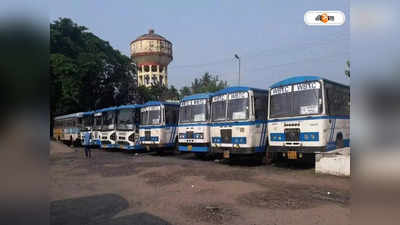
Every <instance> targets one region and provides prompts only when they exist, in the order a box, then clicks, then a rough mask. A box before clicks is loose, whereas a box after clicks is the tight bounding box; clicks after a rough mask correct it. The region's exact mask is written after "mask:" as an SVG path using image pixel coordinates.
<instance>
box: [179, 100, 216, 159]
mask: <svg viewBox="0 0 400 225" xmlns="http://www.w3.org/2000/svg"><path fill="white" fill-rule="evenodd" d="M210 98H211V94H210V93H203V94H196V95H191V96H186V97H184V98H183V99H182V101H181V103H180V107H179V122H178V143H179V144H178V150H179V151H181V152H194V153H196V155H197V156H199V157H202V156H204V155H206V154H207V153H209V152H210V150H211V148H210V144H211V140H210V118H211V116H210V115H211V113H210V109H211V105H210V104H211V101H210V100H211V99H210Z"/></svg>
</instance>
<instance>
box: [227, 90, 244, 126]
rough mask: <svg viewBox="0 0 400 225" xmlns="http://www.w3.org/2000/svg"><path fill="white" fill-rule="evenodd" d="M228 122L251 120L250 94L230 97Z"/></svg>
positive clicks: (241, 93) (239, 93)
mask: <svg viewBox="0 0 400 225" xmlns="http://www.w3.org/2000/svg"><path fill="white" fill-rule="evenodd" d="M228 99H229V101H228V120H245V119H248V118H249V93H248V92H237V93H232V94H229V96H228Z"/></svg>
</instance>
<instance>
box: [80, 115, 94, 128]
mask: <svg viewBox="0 0 400 225" xmlns="http://www.w3.org/2000/svg"><path fill="white" fill-rule="evenodd" d="M92 125H93V117H92V115H86V116H83V118H82V131H89V130H90V128H91V127H92Z"/></svg>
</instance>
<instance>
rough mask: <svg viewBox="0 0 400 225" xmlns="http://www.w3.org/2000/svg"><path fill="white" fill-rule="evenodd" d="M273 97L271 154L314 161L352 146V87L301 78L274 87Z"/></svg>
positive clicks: (270, 137) (271, 102) (269, 122)
mask: <svg viewBox="0 0 400 225" xmlns="http://www.w3.org/2000/svg"><path fill="white" fill-rule="evenodd" d="M269 93H270V95H269V113H268V132H269V135H268V137H269V145H270V146H269V150H270V152H271V153H278V155H279V156H283V157H285V158H286V157H287V158H289V159H298V158H306V157H305V156H311V158H313V156H314V153H316V152H326V151H330V150H334V149H337V148H343V147H347V146H349V144H350V87H349V86H346V85H343V84H339V83H336V82H333V81H330V80H327V79H325V78H322V77H318V76H297V77H291V78H288V79H285V80H282V81H280V82H278V83H275V84H273V85H272V86H271V87H270V89H269ZM307 158H308V157H307Z"/></svg>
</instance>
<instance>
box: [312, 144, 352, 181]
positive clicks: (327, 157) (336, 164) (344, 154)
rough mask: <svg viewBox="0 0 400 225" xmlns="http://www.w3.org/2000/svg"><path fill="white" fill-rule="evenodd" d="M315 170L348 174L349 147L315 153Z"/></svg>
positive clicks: (334, 173)
mask: <svg viewBox="0 0 400 225" xmlns="http://www.w3.org/2000/svg"><path fill="white" fill-rule="evenodd" d="M315 172H316V173H322V174H331V175H336V176H350V148H341V149H337V150H334V151H331V152H324V153H317V154H316V155H315Z"/></svg>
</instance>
